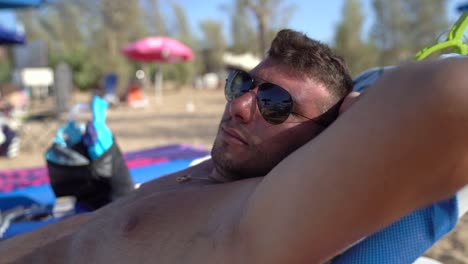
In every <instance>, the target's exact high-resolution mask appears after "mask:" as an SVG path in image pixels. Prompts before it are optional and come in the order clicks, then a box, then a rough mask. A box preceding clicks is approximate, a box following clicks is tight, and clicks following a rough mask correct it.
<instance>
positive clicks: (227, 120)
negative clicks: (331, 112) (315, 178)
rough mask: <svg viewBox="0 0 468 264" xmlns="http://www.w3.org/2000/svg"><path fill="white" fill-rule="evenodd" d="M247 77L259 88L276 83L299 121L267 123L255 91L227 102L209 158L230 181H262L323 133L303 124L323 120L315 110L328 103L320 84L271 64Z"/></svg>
mask: <svg viewBox="0 0 468 264" xmlns="http://www.w3.org/2000/svg"><path fill="white" fill-rule="evenodd" d="M250 74H251V75H252V76H253V77H254V78H255V79H256V80H257V81H258V82H260V83H262V82H265V81H266V82H270V83H274V84H277V85H279V86H281V87H282V88H284V89H285V90H287V91H288V92H289V93H290V94H291V96H292V99H293V105H294V106H293V112H295V113H298V114H299V115H296V114H294V113H291V114H290V115H289V117H288V119H287V120H286V121H285V122H283V123H281V124H278V125H272V124H270V123H268V122H267V121H266V120H265V119H264V118H263V117H262V115H261V113H260V111H259V109H258V106H257V101H256V95H257V92H258V87H255V88H254V89H253V90H251V91H250V92H247V93H245V94H243V95H242V96H240V97H238V98H236V99H234V100H232V101H231V102H228V103H227V104H226V107H225V110H224V114H223V117H222V120H221V123H220V126H219V129H218V134H217V136H216V139H215V142H214V145H213V149H212V151H211V154H212V157H213V161H214V164H215V167H216V169H217V171H218V172H219V173H221V174H222V175H223V176H225V177H227V178H230V179H241V178H249V177H257V176H264V175H266V174H267V173H268V172H269V171H270V170H271V169H272V168H273V167H274V166H275V165H276V164H278V163H279V162H280V161H281V160H282V159H283V158H285V157H286V156H287V155H289V154H290V153H291V152H293V151H294V150H296V149H297V148H299V147H300V146H302V145H303V144H304V143H306V142H307V141H309V140H310V139H312V138H313V137H315V136H316V135H317V134H318V133H320V132H321V131H322V130H323V127H321V126H319V125H317V124H316V123H314V121H312V120H310V119H307V118H305V117H308V118H315V117H317V116H319V115H320V114H321V112H322V111H321V109H320V108H319V105H320V103H321V102H325V101H326V100H327V99H328V98H329V93H328V92H327V91H326V90H325V88H324V86H323V84H321V83H319V82H317V81H314V80H312V79H310V78H307V77H303V76H299V75H297V74H294V73H293V72H292V70H290V69H288V68H287V67H285V66H283V65H280V64H278V63H275V62H274V61H273V60H272V59H269V58H267V59H265V60H264V61H263V62H261V63H260V64H259V65H258V66H257V67H255V68H254V69H253V70H252V71H251V72H250ZM260 80H261V81H260Z"/></svg>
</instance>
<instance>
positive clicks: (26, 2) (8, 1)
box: [0, 0, 44, 9]
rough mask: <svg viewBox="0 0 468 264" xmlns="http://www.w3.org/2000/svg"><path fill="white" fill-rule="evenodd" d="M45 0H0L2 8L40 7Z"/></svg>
mask: <svg viewBox="0 0 468 264" xmlns="http://www.w3.org/2000/svg"><path fill="white" fill-rule="evenodd" d="M43 3H44V0H0V8H2V9H4V8H26V7H38V6H39V5H41V4H43Z"/></svg>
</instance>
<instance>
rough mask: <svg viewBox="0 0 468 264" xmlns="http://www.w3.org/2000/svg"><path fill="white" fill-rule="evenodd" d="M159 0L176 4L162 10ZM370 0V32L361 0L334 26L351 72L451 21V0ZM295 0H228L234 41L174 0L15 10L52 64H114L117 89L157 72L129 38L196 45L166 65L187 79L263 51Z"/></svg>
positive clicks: (93, 77) (78, 67)
mask: <svg viewBox="0 0 468 264" xmlns="http://www.w3.org/2000/svg"><path fill="white" fill-rule="evenodd" d="M361 1H362V0H361ZM161 4H165V5H166V6H169V7H170V8H172V9H169V11H168V10H166V9H165V10H164V11H163V9H162V8H161ZM372 4H373V11H374V13H375V18H376V19H375V21H374V25H373V26H372V30H371V32H370V34H369V35H368V36H362V35H363V33H362V25H363V22H364V16H363V14H362V10H361V4H360V1H359V0H347V1H346V2H345V5H344V7H343V11H342V14H343V15H342V20H341V21H340V23H339V24H338V25H337V27H336V32H335V36H334V43H333V46H334V48H335V49H336V50H337V51H338V52H339V53H340V54H342V55H343V56H344V57H345V59H346V60H347V62H348V64H349V66H350V68H351V71H352V72H353V73H354V74H356V73H358V72H360V71H362V70H364V69H366V68H369V67H373V66H378V65H389V64H397V63H400V62H402V61H405V60H409V59H411V58H412V57H413V55H414V54H415V52H416V51H417V50H419V49H420V48H422V47H423V46H426V45H428V44H430V43H432V42H433V41H435V40H436V39H437V36H439V35H440V34H441V33H443V32H447V30H448V28H449V26H448V25H447V17H446V10H445V7H446V4H447V0H392V1H386V0H372ZM295 8H296V7H295V6H294V5H292V4H291V2H290V1H287V0H231V1H229V2H228V3H227V4H225V6H224V7H223V8H222V9H223V10H224V12H226V13H227V15H228V16H229V17H230V19H231V23H230V25H231V28H230V32H231V34H230V38H229V40H230V43H227V41H226V39H225V38H224V35H223V25H222V24H221V23H220V22H219V21H211V20H204V21H201V22H200V29H201V32H202V35H203V36H195V35H194V33H193V29H192V28H190V25H189V23H188V21H187V16H186V13H185V12H186V10H184V8H183V6H181V5H180V4H178V2H177V1H169V2H163V1H159V0H131V1H128V0H80V1H77V0H61V1H53V3H50V4H48V5H45V6H44V8H41V9H30V10H21V11H19V12H18V17H19V19H20V20H21V21H22V22H23V23H24V25H25V30H26V32H27V35H28V36H27V37H28V40H29V41H34V40H38V39H40V40H42V41H45V42H46V43H47V46H48V49H49V58H50V61H49V63H50V65H51V66H55V65H56V64H57V63H58V62H61V61H65V62H66V63H68V64H70V67H71V69H72V70H73V74H74V75H73V81H74V85H75V86H76V87H79V88H80V89H83V90H86V89H89V88H93V87H95V86H96V85H98V83H99V81H100V80H101V78H102V75H103V74H105V73H108V72H114V73H117V74H118V75H119V80H120V82H119V83H120V87H119V89H125V88H126V87H125V86H126V84H127V83H128V79H129V78H131V77H133V76H134V72H135V70H136V69H140V68H146V69H147V70H148V69H153V70H152V71H153V72H152V73H151V74H150V75H151V76H152V75H153V74H154V64H149V63H140V62H134V61H131V60H129V59H127V58H125V57H124V56H123V55H122V52H121V50H122V48H123V47H125V45H127V44H128V43H129V42H131V41H135V40H137V39H139V38H142V37H145V36H148V35H166V36H169V37H173V38H176V39H178V40H179V41H181V42H183V43H184V44H186V45H187V46H189V47H190V48H192V50H193V52H194V53H195V60H194V61H192V62H188V63H176V64H162V65H161V69H162V71H163V75H164V79H165V80H172V81H175V82H177V83H180V84H187V83H190V82H192V80H193V78H194V77H195V75H199V74H201V73H204V72H206V71H216V70H222V67H223V64H222V60H221V58H222V55H223V53H224V52H225V51H226V50H229V51H232V52H234V53H245V52H252V53H254V54H256V55H264V54H265V51H266V50H267V49H268V46H269V43H270V41H271V40H272V38H273V37H274V35H275V34H276V32H277V31H278V30H279V29H281V28H284V27H287V26H288V21H289V20H290V18H291V16H292V15H293V14H294V11H295ZM367 17H369V16H367ZM207 50H209V51H210V52H207ZM11 65H12V63H11V61H8V60H7V61H2V62H1V63H0V79H8V76H9V71H10V68H11Z"/></svg>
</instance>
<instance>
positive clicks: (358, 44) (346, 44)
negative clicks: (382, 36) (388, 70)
mask: <svg viewBox="0 0 468 264" xmlns="http://www.w3.org/2000/svg"><path fill="white" fill-rule="evenodd" d="M341 17H342V20H341V22H340V23H339V24H338V26H337V27H336V30H335V37H334V45H333V46H334V48H335V49H336V50H337V51H338V53H339V54H341V55H342V56H343V57H344V59H345V60H346V63H347V65H348V67H349V68H350V70H351V72H352V73H354V74H357V73H359V72H361V71H363V70H365V69H367V68H369V67H372V66H375V50H374V49H373V48H372V46H371V45H370V44H369V43H365V42H364V41H363V40H362V37H361V36H362V28H363V20H364V18H363V15H362V11H361V3H360V1H359V0H347V1H346V2H345V5H344V6H343V10H342V16H341Z"/></svg>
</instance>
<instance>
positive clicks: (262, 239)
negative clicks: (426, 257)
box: [0, 30, 468, 264]
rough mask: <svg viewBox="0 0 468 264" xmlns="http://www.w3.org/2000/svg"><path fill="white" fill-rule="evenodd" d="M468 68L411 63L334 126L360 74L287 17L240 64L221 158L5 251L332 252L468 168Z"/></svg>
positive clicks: (422, 201)
mask: <svg viewBox="0 0 468 264" xmlns="http://www.w3.org/2000/svg"><path fill="white" fill-rule="evenodd" d="M467 69H468V60H466V59H447V60H443V61H436V62H431V63H416V64H410V65H406V66H403V67H401V68H400V69H397V70H395V71H392V72H390V73H388V74H386V75H384V76H383V77H382V78H381V80H380V81H379V82H378V83H377V84H376V85H375V86H374V87H372V88H371V89H370V90H369V92H367V93H366V94H365V95H363V96H360V98H359V101H358V102H356V103H355V104H354V105H353V106H352V107H350V108H349V109H348V110H347V111H346V112H344V113H343V114H342V115H340V116H339V118H337V119H336V121H335V122H333V124H332V125H331V126H329V127H328V128H327V129H326V130H324V126H325V125H326V124H327V121H329V120H330V119H329V118H328V117H330V116H333V115H334V112H336V109H337V106H336V105H337V104H338V103H339V102H340V100H341V99H342V98H343V97H344V96H345V94H347V93H348V91H349V88H350V78H349V75H347V71H346V69H345V67H344V66H343V64H342V62H341V60H340V59H339V58H338V57H336V56H335V55H333V54H332V53H331V51H330V50H329V49H328V48H327V47H325V46H323V45H321V44H320V43H317V42H315V41H313V40H310V39H308V38H307V37H306V36H303V35H302V34H300V33H297V32H294V31H289V30H286V31H281V32H280V33H279V34H278V35H277V37H276V39H275V40H274V41H273V43H272V47H271V49H270V51H269V55H268V57H267V58H266V59H265V60H264V61H262V62H261V63H260V64H259V65H258V66H257V67H256V68H254V69H253V70H252V71H251V72H250V73H248V74H247V73H244V72H234V73H231V74H230V76H229V78H228V80H227V85H226V97H227V100H228V102H227V104H226V108H225V112H224V115H223V117H222V121H221V124H220V128H219V131H218V135H217V138H216V140H215V144H214V147H213V151H212V156H213V159H212V160H209V161H207V162H204V163H202V164H200V165H198V166H195V167H191V168H188V169H186V170H185V171H181V172H179V173H175V174H173V175H169V176H166V177H162V178H160V179H157V180H154V181H152V182H149V183H147V184H145V185H143V186H142V187H141V188H140V189H138V190H137V191H135V192H133V193H132V194H130V195H129V196H127V197H125V198H122V199H121V200H118V201H116V202H114V203H112V204H109V205H108V206H105V207H103V208H102V209H100V210H97V211H95V212H92V213H89V214H83V215H79V216H76V217H73V218H70V219H68V220H64V221H61V222H59V223H57V224H53V225H49V226H46V227H45V228H42V229H39V230H36V231H34V232H30V233H28V234H24V235H20V236H17V237H14V238H11V239H9V240H6V241H4V242H1V243H0V256H1V260H0V262H2V263H10V262H13V263H170V264H172V263H203V264H206V263H278V264H282V263H322V262H324V261H326V260H328V259H330V258H332V257H333V256H334V255H336V254H337V253H338V252H339V251H341V250H342V249H344V248H346V247H347V246H349V245H350V244H352V243H353V242H355V241H357V240H359V239H360V238H362V237H363V236H366V235H368V234H371V233H373V232H375V231H377V230H378V229H380V228H382V227H384V226H386V225H388V224H390V223H392V222H394V221H395V220H397V219H398V218H399V217H401V216H403V215H405V214H407V213H408V212H410V211H412V210H414V209H416V208H419V207H422V206H424V205H427V204H430V203H432V202H435V201H438V200H440V199H443V198H446V197H449V196H450V195H451V194H453V193H455V192H456V191H457V190H458V189H459V188H461V187H462V186H464V185H465V184H466V183H467V182H468V160H467V154H468V137H467V136H466V135H467V134H468V90H467V89H466V88H467V87H468V77H467V75H466V71H467ZM280 87H282V88H280ZM289 95H290V96H291V98H290V97H289ZM347 102H349V100H345V103H344V104H347ZM334 105H335V107H333V106H334ZM330 108H331V109H332V110H331V111H326V109H330ZM333 110H335V111H333ZM325 112H326V114H325V115H323V114H324V113H325ZM323 130H324V131H323ZM322 131H323V132H322ZM320 132H322V133H320ZM319 133H320V135H319V136H317V135H318V134H319ZM315 136H317V137H315ZM314 137H315V138H314ZM312 138H314V140H311V141H310V139H312ZM395 194H398V195H395Z"/></svg>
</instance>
